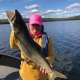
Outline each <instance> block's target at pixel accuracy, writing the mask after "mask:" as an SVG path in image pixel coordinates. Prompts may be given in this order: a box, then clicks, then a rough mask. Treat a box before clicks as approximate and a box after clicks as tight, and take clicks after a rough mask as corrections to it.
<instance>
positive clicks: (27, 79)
mask: <svg viewBox="0 0 80 80" xmlns="http://www.w3.org/2000/svg"><path fill="white" fill-rule="evenodd" d="M43 40H44V37H40V38H37V39H34V41H35V42H36V43H37V44H39V45H40V46H41V47H43V46H44V41H43ZM18 43H19V41H18V40H16V39H15V36H14V32H13V31H12V32H11V34H10V47H11V48H18V47H17V46H18ZM20 51H21V58H22V59H25V57H26V54H25V53H23V51H22V50H20ZM47 51H48V52H47V56H46V57H45V58H46V59H47V60H48V62H49V63H50V64H52V63H53V61H54V56H55V55H54V50H53V48H52V43H51V39H50V38H48V50H47ZM19 74H20V77H21V78H22V80H46V78H44V77H45V76H43V75H41V74H40V72H39V70H37V69H36V68H33V65H32V63H31V64H30V63H29V64H28V63H26V62H25V61H21V65H20V70H19ZM43 78H44V79H43Z"/></svg>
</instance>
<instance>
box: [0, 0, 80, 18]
mask: <svg viewBox="0 0 80 80" xmlns="http://www.w3.org/2000/svg"><path fill="white" fill-rule="evenodd" d="M15 9H18V10H19V11H20V12H21V14H22V15H23V16H24V17H29V16H30V15H31V14H32V13H40V14H41V15H42V16H43V17H51V18H52V17H53V18H55V17H59V18H61V17H69V16H75V15H80V0H0V19H3V18H6V15H5V11H6V10H15Z"/></svg>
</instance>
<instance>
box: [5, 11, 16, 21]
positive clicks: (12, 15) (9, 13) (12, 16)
mask: <svg viewBox="0 0 80 80" xmlns="http://www.w3.org/2000/svg"><path fill="white" fill-rule="evenodd" d="M6 13H7V14H6V15H7V17H8V18H9V19H10V21H11V22H13V21H15V17H16V12H15V11H6Z"/></svg>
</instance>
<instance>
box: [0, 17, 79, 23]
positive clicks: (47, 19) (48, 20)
mask: <svg viewBox="0 0 80 80" xmlns="http://www.w3.org/2000/svg"><path fill="white" fill-rule="evenodd" d="M64 20H80V16H74V17H67V18H43V21H44V22H50V21H64ZM24 21H25V22H28V18H27V19H26V18H24ZM0 24H9V22H8V20H7V19H1V20H0Z"/></svg>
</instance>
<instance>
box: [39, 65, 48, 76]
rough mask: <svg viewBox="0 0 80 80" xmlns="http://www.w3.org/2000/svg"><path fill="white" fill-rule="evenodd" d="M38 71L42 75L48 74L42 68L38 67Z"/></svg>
mask: <svg viewBox="0 0 80 80" xmlns="http://www.w3.org/2000/svg"><path fill="white" fill-rule="evenodd" d="M39 71H40V73H41V74H42V75H47V74H48V71H47V70H46V69H45V68H44V67H41V66H40V67H39Z"/></svg>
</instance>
